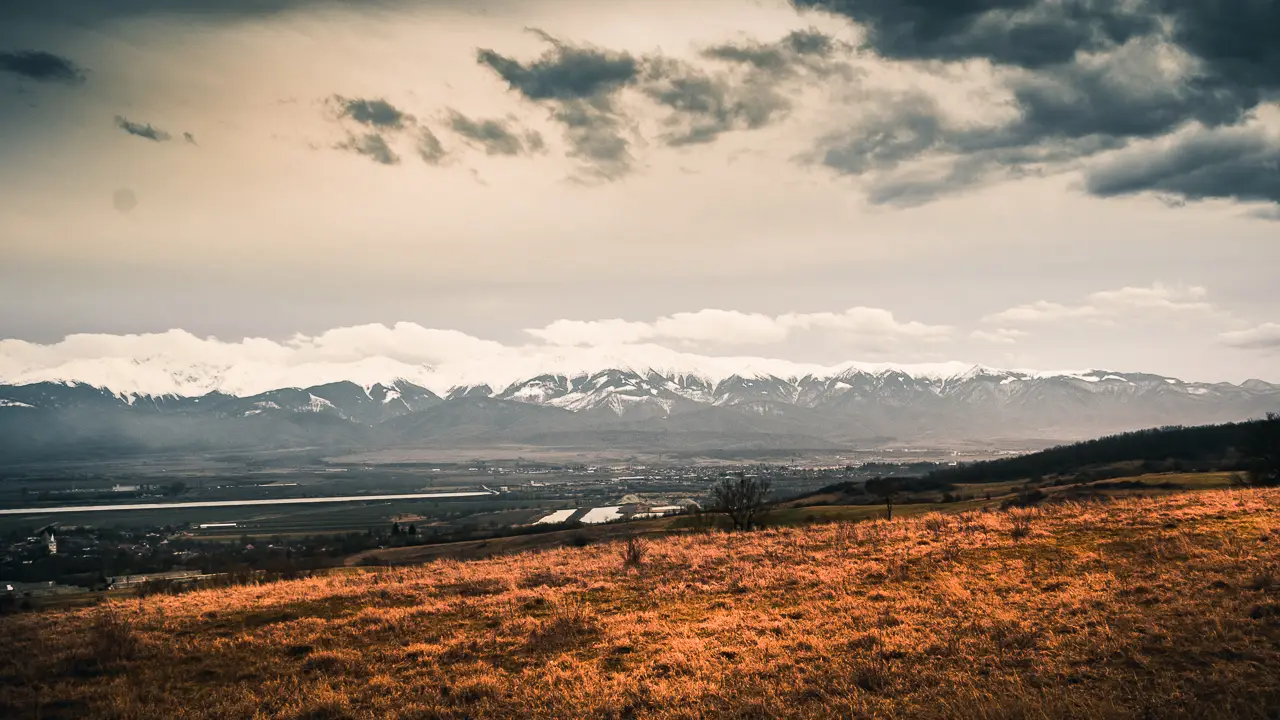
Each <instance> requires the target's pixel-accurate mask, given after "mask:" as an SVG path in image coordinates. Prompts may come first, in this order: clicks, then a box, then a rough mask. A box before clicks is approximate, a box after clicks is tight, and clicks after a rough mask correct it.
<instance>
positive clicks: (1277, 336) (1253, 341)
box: [1218, 322, 1280, 350]
mask: <svg viewBox="0 0 1280 720" xmlns="http://www.w3.org/2000/svg"><path fill="white" fill-rule="evenodd" d="M1218 339H1219V340H1220V341H1221V342H1222V343H1223V344H1224V345H1229V346H1231V347H1236V348H1243V349H1246V350H1280V323H1273V322H1269V323H1262V324H1261V325H1258V326H1256V327H1251V328H1248V329H1245V330H1232V331H1230V332H1225V333H1222V334H1221V335H1219V336H1218Z"/></svg>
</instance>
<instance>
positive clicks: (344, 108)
mask: <svg viewBox="0 0 1280 720" xmlns="http://www.w3.org/2000/svg"><path fill="white" fill-rule="evenodd" d="M332 102H333V103H334V104H335V105H336V106H337V109H338V115H339V116H340V117H345V118H349V119H351V120H354V121H356V122H358V123H360V124H361V125H367V126H369V127H372V128H378V129H380V130H400V129H403V128H404V127H405V125H407V124H412V123H413V116H412V115H408V114H406V113H405V112H403V111H402V110H400V109H399V108H397V107H396V106H394V105H392V104H391V103H389V102H387V101H386V100H383V99H381V98H374V99H365V98H346V97H343V96H341V95H334V96H333V98H332Z"/></svg>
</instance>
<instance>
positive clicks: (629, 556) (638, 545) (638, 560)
mask: <svg viewBox="0 0 1280 720" xmlns="http://www.w3.org/2000/svg"><path fill="white" fill-rule="evenodd" d="M648 552H649V545H648V543H646V542H645V541H644V540H641V539H640V538H638V537H635V536H634V535H633V536H631V537H629V538H627V540H626V542H625V543H623V544H622V565H623V566H624V567H640V565H641V564H642V563H643V562H644V556H645V555H646V554H647V553H648Z"/></svg>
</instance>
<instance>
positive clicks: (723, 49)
mask: <svg viewBox="0 0 1280 720" xmlns="http://www.w3.org/2000/svg"><path fill="white" fill-rule="evenodd" d="M533 32H535V33H537V34H538V36H539V37H541V38H542V39H543V40H545V41H546V42H547V43H549V44H550V45H551V48H550V49H549V50H547V51H546V52H545V53H543V54H542V55H541V56H540V57H539V58H537V59H536V60H533V61H526V62H522V61H520V60H517V59H515V58H511V57H507V56H505V55H501V54H499V53H497V52H495V51H493V50H480V51H479V52H478V55H477V59H478V61H479V62H480V63H481V64H482V65H485V66H486V67H488V68H490V69H491V70H492V71H493V72H494V73H495V74H497V76H498V77H499V78H501V79H502V80H503V81H505V82H506V84H507V86H508V87H510V88H511V89H512V90H514V91H516V92H518V93H520V95H521V96H523V97H524V98H525V99H527V100H530V101H533V102H538V103H541V104H543V105H545V106H547V107H549V108H550V110H551V118H552V119H553V120H555V121H556V122H558V123H560V124H561V125H562V126H563V127H564V136H565V140H566V141H567V142H568V144H569V147H570V149H569V153H568V154H569V156H570V157H573V158H575V159H578V160H580V161H581V162H582V165H583V169H584V171H585V173H586V175H587V176H589V177H594V178H596V179H605V180H612V179H617V178H620V177H623V176H624V175H626V174H627V172H629V170H630V169H631V167H632V164H633V161H634V158H633V157H632V155H631V141H630V140H629V135H631V134H633V132H634V130H633V126H634V124H635V123H633V122H632V121H631V120H629V119H628V117H627V115H626V114H625V112H624V111H623V110H622V109H621V108H620V105H619V97H620V93H621V92H622V91H623V90H625V89H628V88H634V89H636V90H637V91H638V92H639V93H641V94H642V95H643V96H644V97H646V98H648V99H649V100H650V101H651V102H654V103H656V104H658V105H659V106H660V107H662V108H663V109H664V110H665V111H666V112H667V116H666V118H665V120H664V123H665V125H666V126H667V128H668V130H667V132H666V133H665V134H664V135H663V137H662V140H663V141H664V142H666V143H667V144H668V145H692V144H700V143H708V142H712V141H714V140H715V139H716V138H718V137H719V136H720V135H721V134H723V133H725V132H729V131H731V130H740V129H755V128H760V127H763V126H765V125H767V124H769V123H770V122H773V121H775V120H778V119H780V118H782V117H784V116H785V115H786V114H787V112H788V111H789V110H790V108H791V103H790V101H789V100H788V99H787V97H786V96H785V95H783V93H782V92H781V91H780V87H781V84H782V83H783V82H784V81H787V80H789V79H791V78H793V77H794V76H796V75H799V74H802V73H810V74H815V75H823V76H825V75H828V74H830V73H833V72H849V69H848V66H847V63H845V62H844V61H843V60H842V59H841V60H838V59H837V58H836V55H837V54H838V51H844V50H847V48H845V47H843V46H842V45H840V44H839V43H837V42H836V41H835V40H834V39H832V38H831V37H829V36H827V35H825V34H823V33H820V32H818V31H816V30H804V31H798V32H793V33H791V34H789V35H787V36H786V37H784V38H782V39H781V40H779V41H777V42H774V43H761V42H755V41H748V42H742V43H734V44H722V45H716V46H713V47H710V48H707V49H706V50H704V51H703V53H702V56H703V58H704V59H707V60H712V61H715V62H716V63H718V64H719V67H718V68H717V69H714V70H710V69H703V68H700V67H698V66H696V65H693V64H691V63H688V62H685V61H683V60H676V59H672V58H667V57H663V56H661V55H650V56H644V57H636V56H633V55H631V54H629V53H625V52H617V51H612V50H606V49H600V48H596V47H587V46H575V45H572V44H569V43H567V42H564V41H562V40H560V39H557V38H555V37H552V36H550V35H548V34H547V33H544V32H541V31H536V30H535V31H533ZM726 64H727V65H728V70H730V71H726Z"/></svg>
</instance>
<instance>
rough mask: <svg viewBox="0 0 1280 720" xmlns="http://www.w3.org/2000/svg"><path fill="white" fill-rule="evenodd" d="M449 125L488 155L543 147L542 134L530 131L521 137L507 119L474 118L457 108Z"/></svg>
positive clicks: (450, 117)
mask: <svg viewBox="0 0 1280 720" xmlns="http://www.w3.org/2000/svg"><path fill="white" fill-rule="evenodd" d="M449 127H450V128H452V129H453V131H454V132H455V133H457V134H459V135H461V136H462V137H463V138H465V139H466V140H468V141H470V142H472V143H473V144H475V145H478V146H479V147H481V148H482V149H483V150H484V151H485V153H486V154H488V155H522V154H524V153H525V152H526V151H528V152H535V151H537V150H539V149H541V147H542V136H541V135H539V134H538V133H536V132H532V131H530V132H528V133H525V135H524V137H521V136H520V134H519V133H517V132H516V131H514V130H512V129H511V127H510V125H509V123H508V122H507V121H505V120H492V119H489V120H472V119H471V118H469V117H467V116H466V115H463V114H462V113H460V112H457V111H456V110H455V111H450V113H449Z"/></svg>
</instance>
